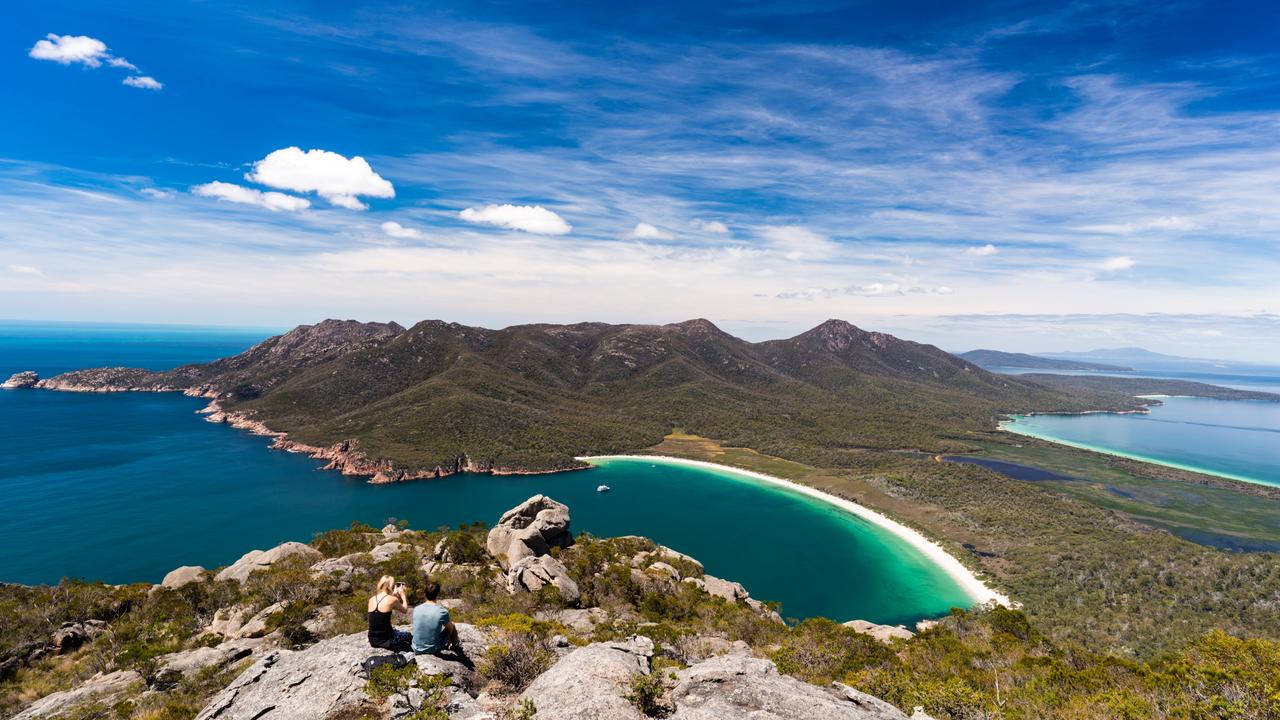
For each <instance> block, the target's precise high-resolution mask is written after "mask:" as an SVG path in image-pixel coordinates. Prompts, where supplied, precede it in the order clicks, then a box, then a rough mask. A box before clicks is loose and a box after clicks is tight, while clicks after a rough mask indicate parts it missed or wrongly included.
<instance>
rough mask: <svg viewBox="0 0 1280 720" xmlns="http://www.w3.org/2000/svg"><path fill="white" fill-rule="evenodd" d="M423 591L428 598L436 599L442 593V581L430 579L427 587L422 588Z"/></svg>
mask: <svg viewBox="0 0 1280 720" xmlns="http://www.w3.org/2000/svg"><path fill="white" fill-rule="evenodd" d="M422 592H423V593H424V594H425V595H426V596H427V599H428V600H435V599H436V596H437V595H439V594H440V583H438V582H436V581H435V580H428V581H427V585H426V587H424V588H422Z"/></svg>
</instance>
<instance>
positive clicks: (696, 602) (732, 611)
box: [0, 439, 1280, 720]
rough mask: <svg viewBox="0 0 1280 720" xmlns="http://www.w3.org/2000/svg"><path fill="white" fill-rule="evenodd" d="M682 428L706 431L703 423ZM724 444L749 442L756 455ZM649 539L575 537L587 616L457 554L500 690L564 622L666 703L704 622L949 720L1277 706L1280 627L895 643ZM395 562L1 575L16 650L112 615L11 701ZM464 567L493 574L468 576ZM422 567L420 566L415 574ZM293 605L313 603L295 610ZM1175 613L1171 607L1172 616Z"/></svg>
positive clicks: (144, 695)
mask: <svg viewBox="0 0 1280 720" xmlns="http://www.w3.org/2000/svg"><path fill="white" fill-rule="evenodd" d="M673 442H676V441H673ZM684 442H686V443H688V444H693V443H694V441H693V439H686V440H684ZM725 452H726V454H729V453H732V454H733V455H734V456H735V457H739V458H741V457H750V456H751V455H752V454H751V453H734V452H733V451H725ZM757 457H759V456H757ZM766 461H767V462H770V463H774V469H775V471H776V470H777V469H778V468H779V467H783V468H792V469H794V464H793V463H792V464H787V463H786V461H776V460H771V459H767V458H765V459H762V462H766ZM933 465H938V464H937V463H933ZM926 467H927V465H926ZM1022 485H1024V486H1026V487H1031V488H1034V487H1035V486H1033V485H1026V484H1022ZM903 487H905V486H903ZM1061 502H1063V503H1070V502H1073V501H1069V500H1062V501H1061ZM1060 509H1061V507H1057V508H1050V511H1051V512H1052V511H1055V510H1060ZM1093 512H1099V513H1100V512H1102V511H1097V510H1095V511H1093ZM1034 519H1035V518H1033V520H1034ZM340 532H347V531H340ZM459 532H461V533H466V534H468V535H471V536H472V537H471V538H470V539H472V540H479V538H480V537H481V535H482V533H483V529H482V528H481V527H479V526H469V527H467V528H464V529H461V530H456V531H437V532H432V533H427V532H409V533H404V534H402V535H401V536H400V537H398V539H399V540H401V541H404V542H410V543H412V544H415V545H419V546H421V547H434V546H435V545H436V544H437V543H439V542H440V541H441V540H443V539H444V538H445V537H447V536H449V535H451V534H453V533H459ZM322 537H331V536H329V535H328V534H324V535H322ZM318 542H324V541H318ZM1175 542H1176V541H1175ZM653 547H654V546H653V544H652V543H650V542H649V541H647V540H643V539H638V538H617V539H598V538H593V537H590V536H584V537H582V538H580V540H579V542H578V543H576V544H575V545H574V546H572V547H570V548H567V549H563V550H557V556H558V557H559V559H560V560H561V561H562V562H563V563H564V564H565V566H566V568H568V569H569V572H570V574H571V575H572V576H573V577H574V579H575V581H576V582H577V583H578V584H579V586H580V587H581V588H582V589H583V590H584V597H586V596H587V594H588V593H589V594H590V598H591V600H590V604H591V605H594V606H598V607H600V608H601V611H602V613H603V621H602V622H599V623H598V624H596V625H595V626H594V628H593V629H592V630H591V631H590V632H587V633H585V634H579V632H580V631H575V630H574V629H572V628H570V627H567V626H565V625H563V624H561V623H559V622H557V621H556V620H554V619H552V618H554V617H555V613H556V612H557V611H559V610H560V609H562V601H560V600H559V598H558V595H552V594H524V595H515V596H513V595H510V594H508V593H507V592H505V591H504V590H502V589H501V588H499V587H498V586H496V585H495V584H494V583H492V582H490V581H488V577H489V575H488V573H489V572H490V570H491V568H489V567H488V566H457V567H454V568H452V569H450V570H449V571H448V575H447V576H446V575H442V576H441V577H442V578H445V577H448V578H451V579H450V582H451V584H452V588H453V590H451V591H449V592H448V593H447V594H448V595H449V596H450V597H454V598H457V599H458V600H459V601H460V607H459V608H458V609H457V610H456V611H455V613H454V614H455V617H456V618H457V619H458V620H459V621H461V622H470V623H473V624H475V625H476V626H478V627H480V628H483V629H485V630H486V631H487V632H488V633H490V635H491V637H492V638H493V641H492V643H491V645H490V648H489V650H488V651H487V652H486V653H485V655H484V656H483V657H482V658H480V659H479V660H480V662H479V669H480V674H481V677H482V678H483V679H484V680H485V681H487V682H489V683H490V688H491V689H492V691H494V692H502V693H516V692H519V690H521V689H522V688H524V687H525V686H527V685H528V683H529V682H530V681H531V680H532V679H533V678H534V677H536V676H537V675H538V673H540V672H542V671H543V670H544V669H545V668H546V667H547V666H548V665H549V663H550V662H551V660H552V654H551V653H550V652H549V651H548V650H547V649H546V648H547V646H548V639H549V638H550V637H551V636H553V635H566V636H567V637H568V639H569V641H570V642H571V643H573V644H579V645H581V644H585V643H587V642H592V641H601V640H624V639H626V638H628V637H630V636H631V635H633V634H643V635H646V636H648V637H650V638H652V639H653V640H654V641H655V646H656V654H655V657H654V659H653V663H652V670H651V673H650V675H648V676H646V677H644V678H641V679H638V680H636V681H634V682H633V683H632V684H631V685H630V686H629V687H628V689H627V695H628V698H629V699H630V700H631V702H632V703H634V704H635V705H636V707H637V708H639V709H641V710H642V711H644V712H646V713H650V714H657V715H661V713H662V712H663V711H664V709H665V708H666V707H667V706H666V705H665V703H666V702H667V701H666V700H665V693H666V691H667V689H668V688H670V687H671V686H672V684H673V683H674V674H673V673H674V671H675V670H676V669H678V668H681V667H684V666H686V665H688V664H690V663H691V662H696V661H697V660H699V659H701V657H703V656H704V655H705V652H706V649H705V647H704V646H703V643H704V642H705V640H706V639H707V638H715V639H718V642H720V643H724V642H732V641H735V640H742V641H745V642H747V643H749V644H750V645H751V646H752V647H753V648H755V650H756V652H758V653H760V654H762V655H765V656H767V657H769V658H771V659H773V660H774V661H775V662H776V663H777V665H778V667H779V670H780V671H781V672H784V673H788V674H791V675H794V676H796V677H798V678H800V679H802V680H805V681H807V682H811V683H815V684H817V685H827V684H829V683H830V682H832V681H836V682H843V683H846V684H849V685H851V686H853V687H856V688H858V689H861V690H863V691H864V692H869V693H871V694H873V695H877V696H879V697H882V698H884V699H886V700H888V701H889V702H892V703H894V704H896V705H898V706H899V707H902V708H906V709H908V710H909V709H910V708H911V707H913V706H916V705H920V706H923V707H924V708H925V709H926V711H928V712H929V713H930V714H931V715H933V716H934V717H936V718H939V720H962V719H963V720H970V719H974V718H1001V719H1005V720H1022V719H1026V720H1032V719H1035V718H1061V719H1063V720H1082V719H1083V718H1116V719H1117V720H1119V719H1125V720H1127V719H1131V718H1132V719H1137V718H1149V717H1161V718H1177V719H1185V720H1205V719H1209V718H1222V719H1224V720H1225V719H1226V718H1258V719H1262V718H1273V717H1277V716H1278V715H1280V674H1278V673H1276V672H1275V668H1276V667H1280V642H1276V641H1274V640H1264V639H1242V637H1239V636H1236V635H1233V634H1228V633H1225V632H1222V631H1220V630H1209V631H1203V632H1202V631H1198V630H1194V629H1190V628H1184V632H1183V633H1181V637H1182V639H1180V640H1170V641H1169V643H1168V647H1167V648H1165V649H1162V650H1158V651H1153V652H1150V653H1149V654H1147V656H1146V657H1142V658H1138V657H1134V656H1133V655H1132V654H1131V653H1128V652H1126V651H1125V650H1124V649H1123V648H1120V649H1110V650H1108V649H1105V647H1103V646H1100V645H1099V644H1098V643H1096V642H1093V643H1088V644H1086V643H1084V642H1080V641H1078V640H1077V639H1076V637H1077V636H1079V637H1081V638H1084V637H1092V636H1093V633H1094V632H1095V631H1096V630H1098V629H1099V628H1101V629H1102V630H1103V631H1105V632H1110V631H1111V630H1112V629H1113V627H1114V626H1112V625H1106V624H1103V625H1100V626H1098V627H1090V622H1089V618H1088V616H1086V615H1083V614H1081V612H1080V610H1079V609H1078V608H1074V609H1073V608H1072V607H1070V606H1069V605H1066V606H1064V607H1063V608H1062V610H1061V613H1062V615H1063V616H1064V617H1062V618H1060V617H1058V616H1057V615H1056V614H1055V613H1051V612H1039V613H1035V614H1034V615H1033V614H1031V613H1024V612H1020V611H1015V610H1007V609H1003V608H1000V609H994V610H988V611H975V612H965V611H960V610H956V611H953V613H952V615H951V616H950V617H947V618H944V619H943V620H942V621H941V622H940V623H939V624H938V625H937V626H936V627H934V628H932V629H929V630H927V631H925V632H922V633H921V634H919V635H918V636H916V637H914V638H912V639H910V640H899V641H895V642H894V644H893V645H883V644H881V643H879V642H877V641H875V640H873V639H871V638H870V637H868V636H865V635H860V634H858V633H856V632H854V631H852V630H851V629H849V628H846V627H844V626H842V625H838V624H836V623H833V622H831V621H829V620H823V619H811V620H808V621H805V622H803V623H800V624H799V625H797V626H795V627H790V628H789V627H786V626H783V625H779V624H777V623H775V622H773V621H771V620H768V619H767V618H764V617H762V616H761V615H759V614H757V613H756V612H754V611H752V610H751V609H749V608H748V607H746V606H744V605H740V604H736V603H731V602H728V601H726V600H724V599H722V598H718V597H714V596H711V595H707V594H705V593H702V592H698V591H696V589H694V588H692V587H689V586H688V585H687V584H685V583H675V586H676V587H675V588H674V589H673V587H672V585H671V584H670V583H667V582H663V581H660V580H659V579H657V578H655V577H654V576H652V575H650V574H648V573H645V572H644V571H643V570H642V569H640V568H634V569H635V570H636V572H634V573H633V572H631V571H632V569H633V564H634V565H639V566H641V567H643V565H644V563H643V562H641V561H640V560H638V559H637V555H638V554H640V553H643V552H645V551H647V550H651V549H653ZM1206 552H1208V551H1206ZM1225 557H1230V556H1225ZM397 562H399V560H398V559H396V558H392V559H391V560H389V561H387V562H386V563H381V564H369V565H368V566H366V567H361V568H358V569H357V571H356V573H355V575H354V576H353V578H352V582H351V586H352V587H350V588H348V589H342V588H340V587H339V586H338V585H337V584H335V583H329V582H327V581H323V580H322V581H321V582H319V583H310V582H308V581H305V580H303V579H302V578H300V577H298V576H297V574H296V568H294V567H291V566H289V565H288V564H287V563H281V565H282V567H280V568H278V569H277V568H275V567H273V568H270V569H267V570H264V571H260V572H259V573H257V574H255V576H254V578H253V581H252V582H250V583H247V584H246V585H245V587H244V589H243V591H241V590H239V589H238V586H237V584H235V583H218V582H214V581H213V580H212V579H210V578H208V577H206V578H205V579H204V580H202V581H197V582H193V583H191V584H189V585H186V586H183V587H182V588H179V589H177V590H168V589H161V590H157V591H155V592H148V588H147V587H146V586H130V587H112V586H108V585H103V584H97V583H79V582H74V581H67V582H64V583H61V584H60V585H58V586H55V587H33V588H28V587H20V586H3V587H0V648H3V649H4V650H5V651H6V652H11V651H12V650H13V649H15V648H17V647H19V646H21V645H22V644H23V643H31V642H36V641H38V640H39V639H40V638H41V637H44V636H46V634H47V633H48V632H49V631H51V630H52V629H56V628H57V627H59V626H60V625H61V623H62V622H64V621H84V620H87V619H104V618H105V619H108V621H109V627H108V630H107V631H106V632H105V633H104V634H102V635H100V636H98V637H97V638H95V639H93V640H92V641H90V642H89V643H87V644H86V645H85V646H83V647H81V648H78V649H75V650H73V651H70V652H68V653H65V654H62V655H46V656H44V657H41V658H39V659H37V660H35V661H34V662H33V663H32V664H31V665H29V666H28V667H24V668H23V669H21V670H19V671H18V672H17V673H16V674H15V675H13V676H12V677H9V678H7V679H5V680H3V681H0V714H6V715H7V714H10V713H12V712H13V711H15V710H16V709H17V708H18V707H20V706H21V705H23V704H25V703H28V702H30V701H32V700H34V699H35V698H37V697H40V696H43V695H45V694H48V693H49V692H53V691H55V690H58V689H64V688H68V687H72V686H74V685H75V684H77V683H79V682H80V681H82V680H84V679H85V678H87V677H88V676H89V675H92V674H93V673H94V672H99V671H103V672H111V671H114V670H119V669H133V670H137V671H138V672H139V674H140V675H141V676H142V677H143V678H144V679H145V680H146V681H147V682H154V680H155V671H156V662H155V659H156V658H157V657H159V656H160V655H163V654H166V653H169V652H173V651H175V650H179V649H186V648H192V647H198V646H200V645H202V644H207V643H208V642H209V641H208V639H207V637H202V636H200V635H199V634H198V633H199V629H200V628H201V627H203V626H205V625H206V624H207V623H208V620H209V619H210V618H211V617H212V615H213V613H214V612H215V611H216V610H217V609H218V608H224V607H232V606H237V605H248V606H249V607H251V608H255V609H256V608H260V607H263V606H265V604H266V603H267V601H269V600H271V599H272V598H275V597H284V598H290V599H291V605H290V609H289V610H288V612H297V613H298V614H297V615H295V616H294V617H295V619H297V618H304V617H307V616H309V614H310V613H311V612H312V611H314V610H315V609H316V608H318V607H319V606H320V605H328V606H333V607H335V608H342V607H352V608H361V609H362V608H363V603H364V599H365V597H366V596H367V594H368V587H371V586H372V583H373V582H374V581H375V580H376V578H377V577H378V576H379V575H381V574H383V573H385V572H387V571H388V570H390V569H392V567H393V565H394V564H395V563H397ZM465 574H471V575H473V576H475V577H477V578H479V579H480V580H479V581H478V582H473V581H469V580H465V579H463V578H462V577H460V575H465ZM259 576H264V577H262V578H261V579H259ZM421 580H422V578H421V577H420V576H418V577H414V578H412V579H411V582H421ZM1223 583H1224V587H1230V585H1231V584H1233V583H1235V584H1238V583H1236V581H1234V580H1231V579H1226V580H1224V581H1223ZM291 584H296V585H304V584H313V585H314V586H315V589H314V591H304V590H303V589H301V588H299V587H293V588H290V587H288V586H289V585H291ZM1148 591H1150V590H1149V589H1148ZM1110 597H1111V599H1112V600H1114V601H1116V602H1117V603H1118V604H1119V605H1120V606H1122V607H1123V606H1125V605H1126V604H1127V603H1126V601H1124V600H1123V599H1120V597H1119V595H1118V594H1117V595H1112V596H1110ZM1166 602H1168V598H1167V597H1164V596H1161V597H1157V598H1155V600H1154V601H1152V602H1150V603H1148V606H1149V607H1153V608H1158V607H1159V606H1160V605H1163V604H1165V603H1166ZM294 605H296V606H298V607H300V608H301V609H300V610H297V611H294V610H292V608H293V606H294ZM1029 609H1030V608H1029ZM340 612H341V611H340ZM1209 612H1211V613H1212V612H1215V611H1214V610H1209ZM544 618H545V619H544ZM1131 619H1132V618H1130V620H1131ZM1161 621H1163V622H1169V620H1168V618H1167V617H1164V619H1163V620H1161ZM1065 623H1072V624H1075V625H1078V626H1081V630H1082V632H1080V633H1072V632H1064V629H1065V628H1064V624H1065ZM362 630H363V626H362V625H361V626H360V627H358V628H356V629H354V630H353V629H351V628H349V627H343V626H342V624H341V623H337V624H335V625H334V626H332V627H330V628H329V629H327V630H324V631H322V635H323V636H330V635H336V634H345V633H348V632H358V631H362ZM1147 631H1149V628H1148V629H1147ZM318 639H320V638H311V639H309V640H306V641H304V642H313V641H315V640H318ZM1093 639H1095V640H1096V638H1093ZM244 667H245V663H242V664H241V665H240V666H236V667H232V668H228V669H226V670H223V671H213V670H209V671H206V672H202V673H200V674H198V675H196V676H193V677H190V678H184V679H182V680H180V681H179V682H178V683H177V684H176V685H174V686H173V687H170V688H169V689H166V690H163V691H162V692H146V691H145V690H146V687H145V685H144V684H143V683H139V686H138V687H137V688H135V689H134V690H133V691H131V692H128V693H126V694H125V695H123V696H121V697H118V698H116V699H114V700H113V701H112V702H111V703H110V704H98V705H91V706H87V707H84V708H81V710H80V711H78V712H79V713H80V714H79V715H77V716H76V717H79V718H82V719H87V718H98V719H101V720H108V719H110V720H123V719H125V718H129V719H132V720H189V719H190V718H192V717H194V716H195V714H196V712H197V711H198V710H199V708H201V707H202V706H203V704H204V703H205V702H206V701H207V699H208V698H209V697H210V696H211V695H212V694H213V693H215V692H217V691H218V690H219V689H221V688H222V687H225V685H226V684H227V683H229V682H230V681H231V680H232V679H233V678H234V677H235V675H236V674H238V673H239V672H240V671H242V670H243V669H244ZM447 683H448V680H447V679H445V678H442V677H437V676H426V675H423V674H422V673H421V671H420V670H419V669H418V667H417V666H416V665H410V666H408V667H406V668H402V669H399V670H396V669H392V668H389V667H384V668H381V669H379V670H377V671H375V672H374V673H373V675H372V677H370V679H369V681H368V684H367V686H366V690H367V692H368V694H369V695H370V697H371V698H373V699H374V700H375V701H377V702H378V703H380V704H377V705H375V704H369V705H357V706H351V707H345V708H342V709H341V710H340V711H338V712H336V713H334V714H333V715H332V716H331V717H330V718H326V720H360V719H363V718H374V717H381V716H383V714H384V713H385V712H386V711H388V710H390V711H391V712H392V713H393V714H394V715H395V716H396V717H402V718H412V719H413V720H436V719H438V718H443V717H445V715H442V714H441V713H442V709H443V707H444V700H445V698H446V695H445V687H446V685H447ZM413 688H417V689H420V690H422V691H423V693H424V695H422V697H423V698H424V699H423V700H422V701H421V702H420V703H418V704H417V705H416V706H411V705H410V704H409V703H410V699H411V696H410V692H409V691H410V690H411V689H413ZM415 697H416V696H415ZM513 717H525V718H528V717H534V714H533V709H532V708H530V707H528V706H527V705H525V706H517V707H516V708H515V709H514V711H513Z"/></svg>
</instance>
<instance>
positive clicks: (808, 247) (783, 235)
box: [762, 225, 840, 260]
mask: <svg viewBox="0 0 1280 720" xmlns="http://www.w3.org/2000/svg"><path fill="white" fill-rule="evenodd" d="M762 235H764V238H765V240H767V241H768V242H769V245H771V246H772V247H773V249H774V250H777V251H778V252H780V253H782V255H783V256H784V257H786V258H787V259H788V260H813V259H817V258H824V257H829V256H831V255H833V254H835V252H836V251H837V250H839V249H840V246H839V245H838V244H836V243H834V242H832V241H831V240H830V239H828V238H826V237H824V236H822V235H819V234H818V233H816V232H814V231H812V230H810V229H808V228H804V227H800V226H798V225H786V226H779V227H767V228H765V229H764V231H763V233H762Z"/></svg>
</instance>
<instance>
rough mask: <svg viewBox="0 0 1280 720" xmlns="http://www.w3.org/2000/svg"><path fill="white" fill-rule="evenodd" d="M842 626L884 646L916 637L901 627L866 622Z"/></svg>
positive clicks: (853, 621)
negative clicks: (868, 636) (871, 638)
mask: <svg viewBox="0 0 1280 720" xmlns="http://www.w3.org/2000/svg"><path fill="white" fill-rule="evenodd" d="M843 625H844V626H845V627H847V628H852V629H853V630H855V631H857V632H860V633H862V634H863V635H870V636H871V637H873V638H875V639H876V640H879V641H880V642H882V643H885V644H886V645H892V644H893V641H894V640H910V639H911V638H913V637H915V635H916V634H915V633H913V632H911V631H910V630H908V629H906V628H904V627H902V626H901V625H877V624H876V623H873V622H867V621H866V620H850V621H849V622H847V623H843Z"/></svg>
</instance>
